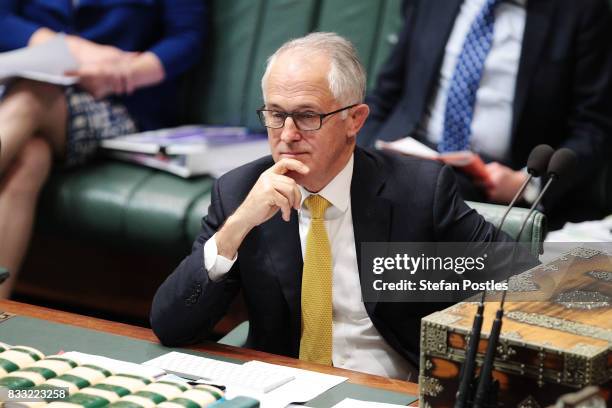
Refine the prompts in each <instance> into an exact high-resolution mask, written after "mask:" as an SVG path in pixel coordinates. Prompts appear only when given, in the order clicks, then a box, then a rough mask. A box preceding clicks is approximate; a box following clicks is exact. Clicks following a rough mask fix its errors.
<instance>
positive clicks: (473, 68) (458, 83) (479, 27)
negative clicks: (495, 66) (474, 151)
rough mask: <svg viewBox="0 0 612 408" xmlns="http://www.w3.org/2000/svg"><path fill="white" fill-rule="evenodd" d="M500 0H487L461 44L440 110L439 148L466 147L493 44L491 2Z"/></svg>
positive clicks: (492, 8) (455, 148)
mask: <svg viewBox="0 0 612 408" xmlns="http://www.w3.org/2000/svg"><path fill="white" fill-rule="evenodd" d="M499 2H500V0H487V1H486V2H485V5H484V6H483V8H482V9H481V10H480V12H479V13H478V15H477V16H476V18H475V19H474V21H473V22H472V25H471V26H470V30H469V32H468V34H467V36H466V37H465V42H464V43H463V48H462V49H461V53H460V54H459V57H458V58H457V65H456V66H455V71H454V72H453V77H452V78H451V81H450V85H449V87H448V97H447V99H446V107H445V110H444V132H443V134H442V140H441V141H440V144H439V145H438V150H439V151H440V152H454V151H458V150H468V149H469V139H470V134H471V132H472V129H471V127H472V118H473V116H474V104H475V102H476V92H477V91H478V87H479V85H480V80H481V78H482V72H483V68H484V64H485V60H486V59H487V54H488V53H489V51H490V50H491V45H492V44H493V25H494V23H495V6H496V5H497V4H498V3H499Z"/></svg>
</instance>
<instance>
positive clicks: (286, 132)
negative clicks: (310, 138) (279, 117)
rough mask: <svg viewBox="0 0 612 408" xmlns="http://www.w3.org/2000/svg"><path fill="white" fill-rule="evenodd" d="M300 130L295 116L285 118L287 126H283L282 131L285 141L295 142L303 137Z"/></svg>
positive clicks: (282, 137) (282, 138)
mask: <svg viewBox="0 0 612 408" xmlns="http://www.w3.org/2000/svg"><path fill="white" fill-rule="evenodd" d="M300 132H301V131H300V129H298V127H297V126H296V125H295V121H294V120H293V118H292V117H291V116H288V117H287V119H285V126H283V129H282V132H281V140H282V141H283V142H285V143H290V142H295V141H296V140H299V139H301V137H302V134H301V133H300Z"/></svg>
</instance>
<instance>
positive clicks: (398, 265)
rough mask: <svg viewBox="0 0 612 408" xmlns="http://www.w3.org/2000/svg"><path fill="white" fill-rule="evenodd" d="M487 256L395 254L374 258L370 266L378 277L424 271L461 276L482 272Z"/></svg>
mask: <svg viewBox="0 0 612 408" xmlns="http://www.w3.org/2000/svg"><path fill="white" fill-rule="evenodd" d="M486 258H487V255H486V254H485V255H483V256H479V257H476V258H474V257H469V256H465V257H451V256H447V257H440V256H425V255H424V254H421V255H420V256H416V257H415V256H410V255H408V254H396V255H395V256H392V257H375V258H374V260H373V264H372V272H374V273H375V274H376V275H380V274H382V273H384V272H386V271H393V270H396V271H406V272H409V273H410V274H411V275H414V274H415V273H416V272H417V271H418V270H424V271H434V270H438V271H454V272H456V273H458V274H462V273H464V272H466V271H472V270H477V271H482V270H483V269H484V268H485V263H484V261H485V259H486Z"/></svg>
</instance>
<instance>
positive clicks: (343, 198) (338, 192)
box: [299, 155, 354, 218]
mask: <svg viewBox="0 0 612 408" xmlns="http://www.w3.org/2000/svg"><path fill="white" fill-rule="evenodd" d="M353 161H354V159H353V155H351V158H350V159H349V161H348V162H347V163H346V166H344V168H343V169H342V170H341V171H340V173H338V174H337V175H336V177H334V178H333V179H332V181H330V182H329V183H328V184H327V185H326V186H325V187H323V188H322V189H321V191H319V192H318V193H316V194H318V195H320V196H321V197H323V198H325V199H326V200H327V201H329V202H330V203H331V205H332V206H333V207H334V208H336V209H338V210H339V211H340V212H341V213H345V212H346V210H347V209H348V206H349V201H350V199H351V180H352V179H353ZM299 188H300V193H302V202H301V203H300V204H301V208H302V209H304V208H305V207H304V200H306V198H308V196H309V195H311V194H315V193H311V192H310V191H308V190H306V189H305V188H304V187H302V186H299ZM326 218H327V217H326ZM332 218H334V217H332Z"/></svg>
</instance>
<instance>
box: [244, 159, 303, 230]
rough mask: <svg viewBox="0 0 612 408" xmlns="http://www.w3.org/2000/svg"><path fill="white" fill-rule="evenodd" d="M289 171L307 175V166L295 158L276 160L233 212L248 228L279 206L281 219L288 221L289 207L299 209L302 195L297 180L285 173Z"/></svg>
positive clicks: (273, 212) (267, 217)
mask: <svg viewBox="0 0 612 408" xmlns="http://www.w3.org/2000/svg"><path fill="white" fill-rule="evenodd" d="M289 171H296V172H298V173H300V174H302V175H306V174H308V171H309V169H308V167H307V166H306V165H305V164H303V163H302V162H300V161H298V160H295V159H282V160H279V161H278V163H276V164H274V166H272V167H270V168H269V169H268V170H266V171H265V172H263V173H262V174H261V176H259V179H258V180H257V182H256V183H255V185H254V186H253V188H252V189H251V191H250V192H249V195H248V196H247V198H246V199H245V200H244V202H243V203H242V205H241V206H240V207H239V208H238V210H236V213H235V215H237V216H239V217H240V218H241V219H242V220H243V221H244V222H245V223H246V224H247V225H250V226H251V228H253V227H255V226H257V225H259V224H262V223H264V222H266V221H267V220H269V219H270V218H272V216H273V215H274V214H276V212H277V211H278V210H279V209H280V210H281V212H282V213H283V220H285V221H289V218H290V217H291V209H292V208H295V209H296V210H297V209H299V208H300V202H301V199H302V195H301V194H300V189H299V188H298V185H297V183H296V182H295V181H294V180H293V179H292V178H289V177H287V176H285V175H284V174H285V173H287V172H289Z"/></svg>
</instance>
